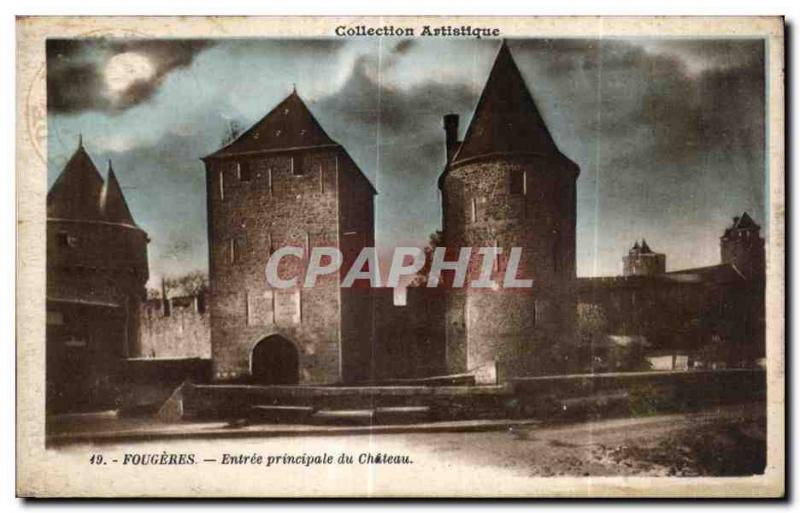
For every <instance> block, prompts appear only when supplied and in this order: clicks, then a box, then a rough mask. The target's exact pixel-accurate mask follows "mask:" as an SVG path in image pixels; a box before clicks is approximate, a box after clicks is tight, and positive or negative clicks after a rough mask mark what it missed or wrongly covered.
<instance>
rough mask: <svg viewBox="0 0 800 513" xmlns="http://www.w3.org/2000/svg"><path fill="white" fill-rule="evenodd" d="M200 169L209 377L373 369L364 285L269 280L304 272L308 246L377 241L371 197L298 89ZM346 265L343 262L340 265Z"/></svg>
mask: <svg viewBox="0 0 800 513" xmlns="http://www.w3.org/2000/svg"><path fill="white" fill-rule="evenodd" d="M203 161H204V162H205V166H206V191H207V206H208V240H209V268H210V302H209V306H210V314H211V347H212V360H213V373H214V378H215V379H216V380H221V381H243V382H253V383H258V384H292V383H302V384H322V383H337V382H352V381H358V380H362V379H367V378H368V377H369V374H370V372H369V369H370V364H371V361H372V350H371V341H370V332H369V328H370V326H371V322H369V319H368V318H365V316H368V315H369V313H370V312H371V308H368V304H367V303H368V302H369V301H370V297H369V294H368V293H358V291H348V290H343V289H341V288H340V286H339V284H340V281H341V280H340V276H339V275H336V276H323V277H321V278H319V279H318V280H317V283H316V286H315V287H313V288H302V287H300V286H298V287H295V288H292V289H273V288H271V287H270V286H269V285H268V283H267V279H266V273H265V269H266V264H267V262H268V259H269V257H270V255H271V254H272V253H273V252H274V251H275V250H276V249H277V248H280V247H283V246H297V247H300V248H302V249H303V254H304V255H305V256H304V258H302V259H297V258H295V257H290V258H283V259H282V260H281V265H280V267H279V268H278V274H279V276H280V277H281V278H288V277H294V276H298V277H299V279H298V282H299V283H300V284H301V283H302V277H303V274H304V271H305V269H306V266H307V261H308V256H309V255H310V253H311V250H312V248H314V247H317V246H328V247H336V248H339V249H340V250H341V251H342V253H343V254H344V259H345V263H347V262H349V261H352V260H353V259H354V258H355V255H357V254H358V253H359V252H360V251H361V249H362V248H364V247H370V246H374V201H373V200H374V195H375V194H376V191H375V189H374V187H373V186H372V184H371V183H370V181H369V180H368V179H367V178H366V177H365V176H364V175H363V173H362V172H361V170H360V169H359V168H358V166H357V165H356V164H355V162H354V161H353V160H352V159H351V158H350V156H349V155H348V153H347V151H346V150H345V149H344V148H343V147H342V146H340V145H339V144H337V143H336V142H335V141H333V140H332V139H331V138H330V137H329V136H328V135H327V134H326V133H325V131H324V130H323V129H322V127H321V126H320V125H319V123H318V122H317V120H316V119H315V118H314V116H313V115H312V113H311V112H310V110H309V109H308V107H307V106H306V105H305V103H304V102H303V101H302V99H301V98H300V96H298V94H297V93H296V92H293V93H292V94H290V95H289V96H288V97H287V98H286V99H284V100H283V101H282V102H280V103H279V104H278V105H277V106H276V107H275V108H274V109H272V110H271V111H270V112H269V113H268V114H267V115H266V116H265V117H264V118H263V119H261V120H260V121H258V122H257V123H256V124H255V125H253V126H252V127H251V128H250V129H248V130H247V131H245V132H244V133H242V134H241V136H239V137H238V138H237V139H236V140H234V141H233V142H232V143H230V144H228V145H227V146H225V147H223V148H221V149H220V150H218V151H216V152H214V153H212V154H211V155H208V156H207V157H205V158H203ZM343 268H344V266H343Z"/></svg>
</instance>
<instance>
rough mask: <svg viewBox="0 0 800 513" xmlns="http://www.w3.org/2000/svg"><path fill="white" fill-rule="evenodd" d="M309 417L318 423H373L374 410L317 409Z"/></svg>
mask: <svg viewBox="0 0 800 513" xmlns="http://www.w3.org/2000/svg"><path fill="white" fill-rule="evenodd" d="M311 418H312V420H313V421H315V422H318V423H320V424H373V421H374V419H375V410H319V411H317V412H315V413H314V414H313V415H312V416H311Z"/></svg>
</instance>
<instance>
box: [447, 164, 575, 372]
mask: <svg viewBox="0 0 800 513" xmlns="http://www.w3.org/2000/svg"><path fill="white" fill-rule="evenodd" d="M576 176H577V167H576V166H575V165H574V164H572V163H571V162H570V161H569V160H567V159H566V158H563V157H538V156H524V157H512V156H508V157H503V158H493V159H488V160H482V161H477V162H471V163H464V164H460V165H458V166H456V167H453V168H451V169H450V170H449V171H448V173H447V174H446V175H445V178H444V180H443V185H442V192H443V212H444V243H445V245H446V246H447V247H448V248H457V247H472V248H478V247H485V246H497V247H498V248H502V250H503V253H502V254H501V256H500V258H499V260H498V263H497V264H496V265H495V270H494V276H493V277H494V279H495V281H497V282H502V280H503V276H504V274H505V269H506V267H507V265H508V257H509V254H510V251H511V248H512V247H521V248H522V258H521V260H520V264H519V271H518V273H517V278H521V279H525V278H530V279H533V282H534V283H533V288H532V289H503V288H502V286H500V287H497V288H496V289H494V290H492V289H470V288H467V289H465V290H464V291H463V293H460V294H459V293H455V294H452V295H451V297H450V299H449V306H448V312H447V337H448V340H447V360H448V370H449V372H453V373H457V372H465V371H467V370H469V369H472V368H476V367H479V366H481V365H483V364H485V363H487V362H489V361H492V360H495V361H497V363H498V372H499V373H500V376H501V379H502V378H505V377H507V376H514V375H525V374H531V373H540V372H560V371H561V370H562V369H559V368H554V363H553V362H552V361H550V357H549V356H548V357H546V358H545V357H544V353H547V352H550V351H551V348H552V347H553V346H554V345H556V344H571V343H572V341H573V339H574V333H573V330H574V320H575V298H574V281H575V219H576V218H575V209H576V206H575V178H576ZM480 266H481V260H480V258H473V260H472V261H471V262H470V271H469V273H468V281H469V280H470V279H473V278H475V277H477V276H478V274H479V273H480ZM454 337H455V338H454Z"/></svg>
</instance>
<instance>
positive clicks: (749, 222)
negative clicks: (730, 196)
mask: <svg viewBox="0 0 800 513" xmlns="http://www.w3.org/2000/svg"><path fill="white" fill-rule="evenodd" d="M733 228H734V229H735V230H757V229H759V228H761V227H760V226H758V225H757V224H756V222H755V221H753V218H752V217H750V215H749V214H748V213H747V212H745V213H744V214H742V217H739V218H738V219H736V221H735V222H734V223H733Z"/></svg>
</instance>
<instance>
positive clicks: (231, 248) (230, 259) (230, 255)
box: [228, 239, 238, 264]
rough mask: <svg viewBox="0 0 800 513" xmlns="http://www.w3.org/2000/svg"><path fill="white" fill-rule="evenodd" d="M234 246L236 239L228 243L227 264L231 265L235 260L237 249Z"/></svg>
mask: <svg viewBox="0 0 800 513" xmlns="http://www.w3.org/2000/svg"><path fill="white" fill-rule="evenodd" d="M236 246H237V244H236V239H231V240H230V242H229V243H228V262H230V263H231V264H235V263H236V260H237V256H238V255H237V252H238V248H237V247H236Z"/></svg>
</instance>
